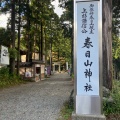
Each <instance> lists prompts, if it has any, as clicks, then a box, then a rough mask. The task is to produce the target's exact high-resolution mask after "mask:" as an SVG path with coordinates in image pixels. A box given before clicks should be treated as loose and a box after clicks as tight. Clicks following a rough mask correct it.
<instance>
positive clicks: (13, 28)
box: [10, 0, 15, 74]
mask: <svg viewBox="0 0 120 120" xmlns="http://www.w3.org/2000/svg"><path fill="white" fill-rule="evenodd" d="M11 41H12V44H11V49H15V0H11ZM14 71H15V58H13V57H12V58H10V73H12V74H13V73H14Z"/></svg>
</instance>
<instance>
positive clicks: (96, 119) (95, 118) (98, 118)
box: [72, 112, 106, 120]
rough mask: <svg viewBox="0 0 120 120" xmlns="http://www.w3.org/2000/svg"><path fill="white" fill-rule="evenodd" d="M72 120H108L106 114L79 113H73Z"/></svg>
mask: <svg viewBox="0 0 120 120" xmlns="http://www.w3.org/2000/svg"><path fill="white" fill-rule="evenodd" d="M72 120H106V117H105V116H104V115H77V114H75V113H74V112H73V113H72Z"/></svg>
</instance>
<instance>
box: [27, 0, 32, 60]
mask: <svg viewBox="0 0 120 120" xmlns="http://www.w3.org/2000/svg"><path fill="white" fill-rule="evenodd" d="M29 2H30V1H29V0H27V49H28V50H27V54H26V62H30V61H31V59H32V58H31V54H32V53H31V46H30V45H31V41H30V6H29Z"/></svg>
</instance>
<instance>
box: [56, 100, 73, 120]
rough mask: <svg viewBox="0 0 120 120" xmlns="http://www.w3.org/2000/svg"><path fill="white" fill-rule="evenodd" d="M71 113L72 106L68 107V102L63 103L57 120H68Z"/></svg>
mask: <svg viewBox="0 0 120 120" xmlns="http://www.w3.org/2000/svg"><path fill="white" fill-rule="evenodd" d="M72 112H73V104H72V105H70V102H69V101H66V102H65V103H64V106H63V108H62V109H61V111H60V117H59V118H58V119H57V120H68V119H69V118H70V117H71V114H72Z"/></svg>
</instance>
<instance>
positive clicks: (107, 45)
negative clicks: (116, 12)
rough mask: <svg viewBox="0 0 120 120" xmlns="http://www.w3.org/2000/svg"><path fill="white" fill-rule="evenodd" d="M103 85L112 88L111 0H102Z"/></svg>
mask: <svg viewBox="0 0 120 120" xmlns="http://www.w3.org/2000/svg"><path fill="white" fill-rule="evenodd" d="M102 31H103V85H104V86H105V87H107V88H109V89H110V90H111V89H112V0H103V30H102Z"/></svg>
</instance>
